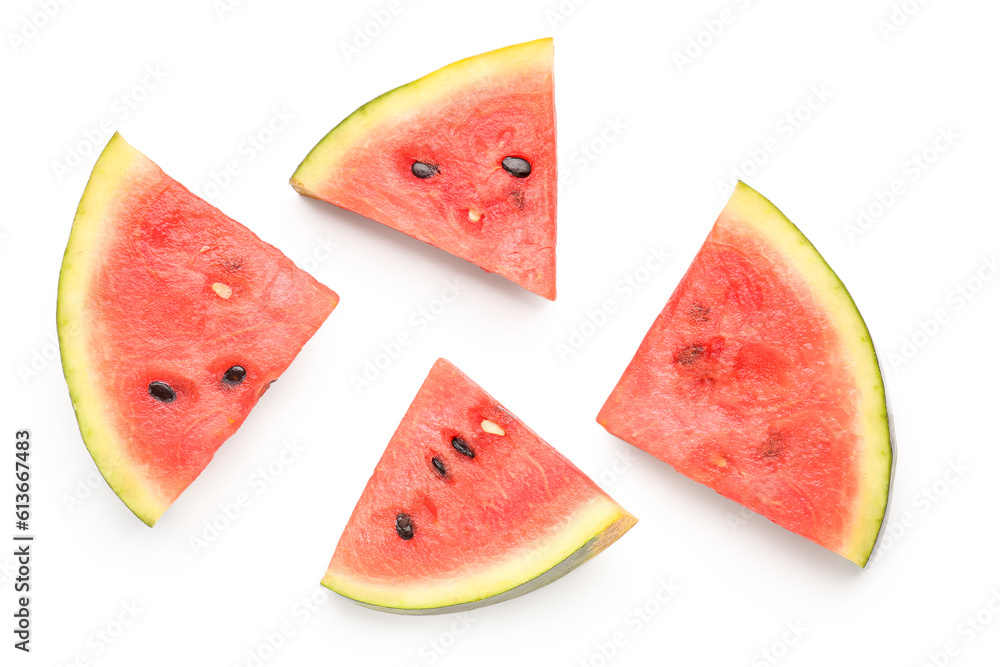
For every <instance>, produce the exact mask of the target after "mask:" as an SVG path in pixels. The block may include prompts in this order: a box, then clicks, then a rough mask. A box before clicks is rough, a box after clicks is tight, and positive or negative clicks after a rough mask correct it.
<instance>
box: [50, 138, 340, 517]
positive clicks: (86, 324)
mask: <svg viewBox="0 0 1000 667" xmlns="http://www.w3.org/2000/svg"><path fill="white" fill-rule="evenodd" d="M336 305H337V295H336V294H335V293H333V292H332V291H331V290H329V289H328V288H326V287H325V286H323V285H321V284H320V283H319V282H317V281H316V280H315V279H313V278H312V277H311V276H309V275H308V274H307V273H305V272H304V271H301V270H299V269H298V268H296V267H295V265H294V264H293V263H292V262H291V260H289V259H288V258H287V257H285V256H284V255H282V254H281V252H280V251H278V250H277V249H276V248H274V247H272V246H270V245H268V244H267V243H264V242H263V241H261V240H260V239H259V238H257V236H255V235H254V234H253V233H252V232H251V231H250V230H249V229H247V228H246V227H243V226H242V225H240V224H239V223H237V222H236V221H235V220H232V219H230V218H228V217H226V216H225V215H224V214H223V213H222V212H221V211H219V210H218V209H215V208H213V207H212V206H210V205H209V204H208V203H206V202H204V201H202V200H201V199H199V198H198V197H196V196H194V195H193V194H191V193H190V192H189V191H188V190H187V189H185V188H184V187H183V186H182V185H180V184H179V183H177V182H176V181H175V180H173V179H172V178H170V177H169V176H167V175H166V174H164V173H163V171H161V170H160V168H159V167H157V166H156V165H155V164H154V163H153V162H151V161H150V160H149V159H148V158H146V157H145V156H144V155H142V154H141V153H139V152H138V151H137V150H135V149H134V148H132V147H131V146H129V145H128V144H127V143H126V142H125V140H124V139H122V138H121V136H119V135H118V134H115V135H114V136H113V137H112V138H111V140H110V141H109V142H108V146H107V148H105V150H104V152H103V153H102V154H101V157H100V158H99V159H98V161H97V164H96V165H95V166H94V171H93V174H92V175H91V178H90V182H89V183H88V184H87V188H86V190H85V191H84V194H83V198H82V200H81V201H80V207H79V209H78V210H77V214H76V218H75V219H74V221H73V230H72V232H71V234H70V239H69V244H68V246H67V248H66V255H65V257H64V259H63V266H62V272H61V273H60V278H59V303H58V328H59V343H60V348H61V353H62V361H63V370H64V372H65V375H66V382H67V384H68V386H69V390H70V396H71V398H72V400H73V406H74V408H75V409H76V414H77V419H78V421H79V424H80V431H81V433H82V435H83V439H84V442H85V443H86V445H87V447H88V449H89V450H90V453H91V455H92V456H93V457H94V461H95V462H96V463H97V466H98V468H99V469H100V471H101V473H102V474H103V475H104V478H105V479H106V480H107V481H108V483H109V484H110V486H111V488H112V489H114V491H115V493H117V494H118V496H119V497H120V498H121V499H122V501H124V502H125V504H126V505H127V506H128V507H129V509H131V510H132V511H133V512H134V513H135V514H136V515H137V516H138V517H139V518H140V519H142V520H143V521H144V522H146V523H147V524H149V525H153V524H154V523H155V522H156V520H157V519H158V518H159V517H160V515H162V514H163V512H164V511H165V510H166V509H167V507H169V506H170V504H171V503H172V502H173V501H174V500H175V499H176V498H177V497H178V496H179V495H180V494H181V492H182V491H183V490H184V489H185V488H187V486H188V485H189V484H190V483H191V482H192V481H193V480H194V479H195V478H196V477H197V476H198V474H199V473H200V472H201V471H202V469H203V468H204V467H205V466H206V465H207V464H208V462H209V461H210V460H211V459H212V456H213V455H214V454H215V451H216V450H217V449H218V448H219V446H221V445H222V443H223V442H224V441H225V440H226V439H227V438H228V437H229V436H230V435H232V434H233V433H234V432H235V431H236V429H237V428H239V426H240V424H242V423H243V420H244V419H245V418H246V416H247V414H248V413H249V412H250V410H251V409H252V408H253V406H254V405H255V404H256V403H257V400H258V399H259V398H260V396H261V395H262V394H263V393H264V391H265V390H266V389H267V388H268V386H269V385H270V384H271V383H272V382H274V380H275V379H276V378H277V377H278V376H279V375H281V373H282V372H284V370H285V369H286V368H287V367H288V365H289V364H290V363H291V361H292V359H294V358H295V356H296V354H298V352H299V350H300V349H301V347H302V346H303V345H304V344H305V342H306V341H307V340H309V338H311V337H312V335H313V334H314V333H315V332H316V330H317V329H318V328H319V326H320V325H321V324H322V323H323V321H324V320H325V319H326V318H327V316H328V315H329V314H330V312H331V311H332V310H333V308H334V307H335V306H336Z"/></svg>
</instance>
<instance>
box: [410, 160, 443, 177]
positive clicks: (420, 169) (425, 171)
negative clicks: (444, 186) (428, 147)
mask: <svg viewBox="0 0 1000 667" xmlns="http://www.w3.org/2000/svg"><path fill="white" fill-rule="evenodd" d="M410 172H411V173H412V174H413V175H414V176H416V177H417V178H430V177H431V176H434V175H436V174H440V173H441V169H440V168H439V167H438V166H437V165H436V164H430V163H428V162H414V163H413V165H412V166H411V167H410Z"/></svg>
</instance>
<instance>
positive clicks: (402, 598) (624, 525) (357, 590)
mask: <svg viewBox="0 0 1000 667" xmlns="http://www.w3.org/2000/svg"><path fill="white" fill-rule="evenodd" d="M581 515H582V518H581ZM575 523H578V524H580V525H573V524H575ZM635 524H636V518H635V517H634V516H632V515H631V514H629V513H628V512H627V511H625V510H624V509H623V508H622V507H621V506H620V505H618V503H616V502H615V501H613V500H611V499H610V498H608V497H606V496H597V497H595V498H593V499H592V501H591V502H590V504H589V506H586V507H584V508H581V509H580V510H578V511H577V515H576V517H572V518H571V519H570V520H568V521H567V528H566V529H565V530H564V531H563V532H562V533H561V534H559V535H558V536H556V539H554V540H550V541H549V543H548V544H544V545H537V544H536V545H533V546H528V547H526V548H525V549H524V550H523V552H522V553H524V554H529V555H531V556H534V557H535V560H536V561H538V560H539V558H540V560H541V563H542V565H541V566H536V567H534V568H531V569H528V570H525V569H523V568H521V569H519V568H518V567H517V566H516V563H517V560H518V559H516V558H515V559H512V561H511V562H507V563H501V564H499V565H498V566H497V567H496V568H494V569H491V570H487V571H485V572H483V571H480V572H477V573H475V574H472V575H469V576H467V577H464V578H457V579H452V580H450V581H448V582H440V581H439V582H436V583H435V584H434V585H433V586H428V587H427V589H426V590H427V591H430V590H433V592H432V593H431V594H428V593H427V592H426V591H419V590H414V588H413V587H412V585H409V584H407V585H401V586H398V587H391V586H380V585H378V584H371V583H361V582H352V581H350V580H348V579H346V578H343V577H336V576H334V575H332V574H331V573H330V572H328V573H327V575H326V576H325V577H324V578H323V580H322V582H321V583H322V584H323V586H325V587H326V588H328V589H330V590H331V591H333V592H334V593H337V594H338V595H340V596H342V597H345V598H347V599H349V600H351V601H352V602H355V603H357V604H359V605H360V606H362V607H367V608H369V609H375V610H378V611H385V612H390V613H395V614H403V615H433V614H448V613H453V612H460V611H467V610H471V609H477V608H480V607H484V606H487V605H492V604H496V603H498V602H503V601H505V600H510V599H512V598H515V597H519V596H521V595H524V594H525V593H530V592H531V591H534V590H537V589H539V588H542V587H543V586H546V585H548V584H550V583H552V582H553V581H555V580H557V579H559V578H561V577H563V576H565V575H566V574H568V573H569V572H571V571H572V570H574V569H576V568H577V567H579V566H580V565H582V564H583V563H585V562H587V561H588V560H590V559H591V558H593V557H594V556H596V555H597V554H599V553H601V552H602V551H604V549H606V548H607V547H609V546H610V545H611V544H613V543H614V542H615V541H617V540H618V538H620V537H621V536H622V535H624V534H625V533H626V532H628V530H629V529H630V528H632V526H634V525H635ZM504 570H507V571H513V572H515V575H514V576H509V575H501V576H496V573H497V571H504ZM472 590H476V591H479V594H475V595H469V594H468V592H469V591H472ZM408 599H409V600H408Z"/></svg>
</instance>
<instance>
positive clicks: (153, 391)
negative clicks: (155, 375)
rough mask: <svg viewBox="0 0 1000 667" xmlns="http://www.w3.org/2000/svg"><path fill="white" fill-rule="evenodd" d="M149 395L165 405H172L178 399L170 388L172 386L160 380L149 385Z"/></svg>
mask: <svg viewBox="0 0 1000 667" xmlns="http://www.w3.org/2000/svg"><path fill="white" fill-rule="evenodd" d="M149 395H150V396H152V397H153V398H155V399H156V400H158V401H163V402H164V403H170V402H172V401H173V400H174V399H175V398H177V393H176V392H175V391H174V390H173V389H171V388H170V385H169V384H167V383H166V382H160V381H159V380H157V381H156V382H150V383H149Z"/></svg>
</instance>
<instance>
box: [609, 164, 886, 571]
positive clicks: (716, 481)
mask: <svg viewBox="0 0 1000 667" xmlns="http://www.w3.org/2000/svg"><path fill="white" fill-rule="evenodd" d="M598 421H599V422H600V423H601V424H603V425H604V426H605V428H607V429H608V430H609V431H610V432H611V433H613V434H615V435H617V436H619V437H621V438H622V439H624V440H626V441H628V442H630V443H632V444H634V445H636V446H637V447H640V448H642V449H644V450H646V451H648V452H650V453H651V454H653V455H655V456H657V457H659V458H661V459H662V460H664V461H666V462H667V463H669V464H671V465H672V466H673V467H674V468H676V469H677V470H678V471H679V472H681V473H683V474H685V475H687V476H688V477H690V478H692V479H694V480H696V481H698V482H701V483H703V484H706V485H708V486H710V487H711V488H713V489H715V490H716V491H718V492H719V493H720V494H722V495H724V496H726V497H727V498H731V499H733V500H735V501H737V502H739V503H741V504H743V505H745V506H746V507H748V508H750V509H751V510H753V511H755V512H758V513H760V514H762V515H763V516H765V517H767V518H768V519H770V520H772V521H774V522H775V523H778V524H779V525H781V526H784V527H785V528H788V529H789V530H792V531H794V532H796V533H798V534H800V535H803V536H805V537H807V538H809V539H810V540H813V541H814V542H817V543H818V544H820V545H822V546H824V547H826V548H828V549H831V550H833V551H835V552H837V553H839V554H841V555H843V556H845V557H846V558H849V559H851V560H853V561H855V562H856V563H858V564H859V565H862V566H863V565H864V564H865V563H866V562H867V560H868V557H869V555H870V553H871V550H872V548H873V546H874V543H875V540H876V537H877V535H878V533H879V530H880V526H881V523H882V518H883V515H884V512H885V509H886V504H887V501H888V491H889V485H890V473H891V462H892V446H891V441H890V432H889V425H888V413H887V409H886V402H885V392H884V388H883V384H882V379H881V374H880V371H879V366H878V362H877V360H876V358H875V352H874V349H873V347H872V343H871V340H870V337H869V333H868V329H867V328H866V326H865V324H864V321H863V320H862V319H861V315H860V314H859V313H858V311H857V308H856V306H855V305H854V302H853V300H852V299H851V297H850V295H849V294H848V293H847V290H846V289H845V288H844V286H843V284H842V283H841V282H840V280H839V279H838V278H837V276H836V274H834V273H833V271H832V270H831V269H830V267H829V266H828V265H827V264H826V262H824V261H823V259H822V257H820V255H819V253H818V252H816V250H815V248H813V246H812V245H811V244H810V243H809V242H808V240H806V238H805V237H804V236H803V235H802V234H801V232H799V230H798V229H797V228H796V227H795V226H794V225H793V224H792V223H791V222H789V221H788V219H787V218H785V217H784V216H783V215H782V214H781V212H780V211H778V210H777V209H776V208H774V206H773V205H771V203H770V202H768V201H767V200H766V199H764V198H763V197H761V196H760V195H759V194H757V193H756V192H755V191H753V190H752V189H751V188H749V187H747V186H746V185H744V184H742V183H740V184H739V185H738V186H737V188H736V192H735V193H734V194H733V198H732V199H731V200H730V202H729V204H728V205H727V206H726V209H725V210H724V211H723V212H722V214H721V215H720V217H719V219H718V221H717V222H716V223H715V227H714V228H713V229H712V232H711V233H710V234H709V236H708V239H707V240H706V241H705V243H704V245H703V246H702V248H701V250H700V251H699V252H698V255H697V257H695V259H694V261H693V262H692V264H691V266H690V268H689V269H688V271H687V273H686V274H685V276H684V278H683V279H682V280H681V282H680V284H679V285H678V286H677V288H676V290H675V291H674V293H673V295H671V297H670V300H669V301H668V302H667V305H666V307H665V308H664V309H663V312H661V313H660V315H659V317H657V319H656V321H655V322H654V323H653V326H652V328H651V329H650V330H649V332H648V333H647V334H646V338H645V339H644V340H643V342H642V345H641V346H640V347H639V350H638V352H636V355H635V357H634V358H633V359H632V362H631V363H630V364H629V366H628V368H627V369H626V371H625V373H624V375H623V376H622V378H621V380H620V381H619V383H618V385H617V386H616V387H615V389H614V391H613V392H612V394H611V396H610V397H609V398H608V400H607V402H606V403H605V405H604V407H603V409H602V410H601V412H600V415H599V416H598Z"/></svg>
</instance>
